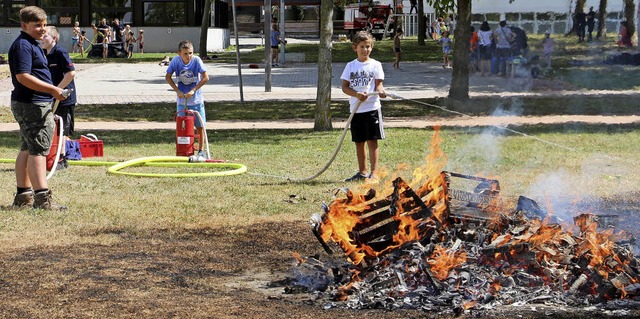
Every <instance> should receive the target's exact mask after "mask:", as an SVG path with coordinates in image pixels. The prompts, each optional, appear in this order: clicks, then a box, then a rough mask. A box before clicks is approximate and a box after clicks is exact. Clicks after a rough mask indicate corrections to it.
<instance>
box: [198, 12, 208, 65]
mask: <svg viewBox="0 0 640 319" xmlns="http://www.w3.org/2000/svg"><path fill="white" fill-rule="evenodd" d="M209 20H211V0H205V1H204V9H203V10H202V24H200V48H199V49H198V54H199V55H200V57H201V58H203V57H206V56H207V33H208V32H209Z"/></svg>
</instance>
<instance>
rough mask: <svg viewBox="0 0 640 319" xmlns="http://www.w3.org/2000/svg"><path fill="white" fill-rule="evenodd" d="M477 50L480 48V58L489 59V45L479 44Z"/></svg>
mask: <svg viewBox="0 0 640 319" xmlns="http://www.w3.org/2000/svg"><path fill="white" fill-rule="evenodd" d="M479 50H480V59H482V60H491V56H492V54H491V53H492V52H491V46H490V45H481V46H480V48H479Z"/></svg>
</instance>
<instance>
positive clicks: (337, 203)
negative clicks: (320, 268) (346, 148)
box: [297, 127, 640, 309]
mask: <svg viewBox="0 0 640 319" xmlns="http://www.w3.org/2000/svg"><path fill="white" fill-rule="evenodd" d="M441 142H442V141H441V138H440V130H439V128H438V127H436V128H435V132H434V136H433V138H432V140H431V144H430V152H429V155H428V156H427V158H426V164H425V165H423V166H421V167H419V168H417V169H415V170H414V171H413V177H412V180H411V181H410V182H405V181H404V180H402V179H401V178H396V179H395V180H393V181H392V182H389V183H387V184H385V185H383V188H384V189H385V192H384V193H382V192H380V193H378V192H376V190H374V189H369V190H368V191H367V192H360V193H358V192H352V191H350V190H348V189H345V190H343V191H344V194H345V196H344V197H339V198H335V199H334V200H333V201H332V202H331V204H330V205H327V206H325V211H324V214H323V215H322V216H321V217H318V220H317V228H314V229H315V231H317V233H316V236H317V237H318V238H319V239H321V242H322V243H323V244H324V245H325V249H328V248H326V247H327V246H326V243H327V242H329V240H331V241H333V242H335V243H337V244H338V246H340V248H341V249H342V250H343V251H344V253H345V255H346V257H347V259H348V261H350V262H351V263H352V265H351V266H350V267H351V268H350V270H349V271H348V272H349V273H350V278H349V280H348V281H345V282H343V285H342V286H341V287H340V288H339V289H338V290H337V291H338V294H337V298H338V299H344V298H347V297H348V295H350V294H351V293H353V291H354V290H357V289H373V288H374V287H377V286H384V287H400V288H398V290H397V291H396V290H393V289H391V288H388V289H391V290H390V291H391V292H389V291H387V292H385V293H383V294H380V295H386V296H388V297H389V296H392V295H393V296H397V297H402V296H405V293H406V292H407V290H408V289H416V288H417V287H419V290H420V291H421V292H422V293H424V295H420V296H421V297H420V298H417V299H419V300H420V302H424V300H426V299H428V298H426V297H425V296H436V295H438V294H439V293H440V292H441V291H448V292H449V293H450V292H452V291H456V293H457V296H460V299H459V300H458V301H457V302H458V304H457V306H459V307H460V308H461V309H470V308H479V307H480V308H481V307H482V305H483V304H485V303H490V302H492V300H495V299H498V298H500V296H501V295H502V294H504V295H505V297H504V298H503V299H502V300H504V303H513V302H514V297H513V291H514V289H515V288H516V287H517V285H521V286H522V287H523V288H522V289H523V291H528V290H531V288H532V287H538V288H539V287H543V286H544V287H547V288H545V289H549V290H545V291H547V293H550V291H559V292H562V295H563V296H567V295H568V296H571V295H573V294H575V295H576V296H578V297H579V296H581V295H582V296H584V295H589V296H598V297H597V298H599V299H605V300H606V299H611V298H630V297H637V296H640V283H639V282H640V273H639V270H638V269H640V262H639V261H638V260H637V259H636V258H635V257H634V256H633V254H632V252H631V251H629V250H627V249H625V248H624V247H620V246H619V245H617V244H616V243H615V242H614V238H616V237H615V236H614V235H613V231H612V230H608V231H604V232H602V231H599V230H598V223H597V220H596V218H597V217H594V215H590V214H582V215H580V216H578V217H576V218H575V220H574V222H575V224H576V226H577V227H576V228H575V231H574V232H573V233H572V232H571V231H565V230H563V228H562V226H561V225H559V224H557V223H554V221H553V219H552V218H551V215H549V214H546V213H545V214H546V217H545V215H544V214H542V215H541V213H540V211H538V210H537V208H539V206H538V205H537V204H536V203H535V202H533V201H532V200H528V199H526V198H525V200H523V206H520V205H521V203H520V201H521V199H519V200H518V207H521V208H517V209H516V210H515V211H509V210H508V209H507V208H506V205H505V203H504V202H503V201H502V199H501V198H500V196H499V195H498V193H499V191H500V187H499V184H498V181H497V180H495V179H489V178H484V177H477V176H468V175H463V174H457V173H450V172H445V171H443V170H444V167H445V164H446V159H447V158H446V155H445V154H444V153H443V152H442V150H441V148H440V144H441ZM451 177H459V178H460V177H461V178H467V179H469V180H471V181H474V182H477V183H478V185H477V186H476V187H475V190H474V191H473V192H466V191H462V190H458V189H455V188H452V186H451V184H452V182H451ZM366 186H367V187H369V186H374V185H372V184H366ZM378 186H380V185H378ZM387 189H388V191H386V190H387ZM389 193H390V195H386V196H383V195H381V194H389ZM454 196H456V197H454ZM452 198H455V199H456V200H461V201H463V202H467V203H468V204H467V205H464V206H463V207H458V210H460V211H461V212H458V211H454V209H453V208H452V207H453V206H452V204H451V200H452ZM461 198H464V200H462V199H461ZM527 200H528V201H530V202H533V204H531V203H529V202H527ZM527 203H529V204H527ZM526 205H531V207H533V208H527V207H528V206H526ZM468 210H472V211H473V210H475V211H481V214H479V215H473V214H470V213H469V214H470V215H469V214H467V213H466V212H467V211H468ZM574 233H575V234H574ZM416 256H419V258H416ZM297 258H300V257H299V256H298V257H297ZM394 261H395V262H397V263H398V264H396V265H394ZM388 268H390V269H393V270H389V271H388V272H389V273H391V274H389V275H388V277H385V278H384V279H381V278H377V277H376V276H378V275H379V274H381V273H384V272H385V271H384V270H385V269H388ZM474 278H475V279H474ZM610 278H611V279H610ZM381 282H383V283H384V285H383V284H381ZM356 283H357V284H356ZM394 285H395V286H394ZM367 287H368V288H367ZM534 290H535V289H534ZM505 291H506V292H505ZM540 291H543V289H542V288H540ZM567 292H568V293H569V294H567ZM354 295H358V294H357V293H354ZM413 295H416V294H413ZM418 295H419V294H418ZM453 295H456V294H453ZM407 298H408V297H407ZM577 299H578V301H577V302H578V303H580V302H583V300H584V299H579V298H577ZM594 299H595V297H594ZM441 302H442V301H441V300H437V301H434V302H433V304H441ZM423 307H424V305H423ZM434 307H435V306H434Z"/></svg>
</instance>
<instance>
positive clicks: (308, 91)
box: [0, 62, 639, 131]
mask: <svg viewBox="0 0 640 319" xmlns="http://www.w3.org/2000/svg"><path fill="white" fill-rule="evenodd" d="M344 66H345V63H334V64H333V79H332V89H331V90H332V92H331V96H332V98H333V99H334V100H346V99H347V96H346V95H345V94H344V93H342V91H341V89H340V74H341V72H342V70H343V69H344ZM383 66H384V68H385V73H386V78H385V81H384V83H385V88H386V90H387V91H388V92H393V93H396V94H399V95H400V96H402V97H404V98H408V99H419V98H434V97H446V96H447V94H448V90H449V83H450V81H451V70H445V69H443V68H442V66H441V64H439V63H418V62H407V63H402V68H403V69H402V70H395V69H393V68H392V67H391V65H390V63H385V64H383ZM207 67H208V69H209V70H208V72H209V74H210V81H209V83H208V84H207V85H205V86H204V87H203V89H202V90H203V94H204V98H205V100H206V101H213V102H215V101H240V88H239V83H240V80H239V78H240V77H239V75H238V67H237V66H236V65H235V64H217V63H216V64H213V63H208V64H207ZM77 69H78V72H77V75H76V86H77V91H78V103H79V105H80V106H81V105H83V104H129V103H160V102H172V101H174V100H175V93H174V92H173V91H172V90H171V89H170V88H169V86H168V85H167V84H166V82H165V79H164V76H165V73H166V67H164V66H160V65H158V64H157V63H137V64H129V63H108V64H79V65H77ZM241 72H242V84H243V96H244V100H245V101H263V100H281V101H283V102H287V101H298V100H315V98H316V85H317V65H315V64H310V63H289V64H287V65H286V66H285V67H281V68H273V69H272V75H271V86H272V88H271V92H265V70H264V69H263V68H262V66H261V68H259V69H251V68H249V67H248V65H243V66H242V68H241ZM469 84H470V95H471V96H483V95H484V96H486V95H492V96H502V97H504V96H524V95H545V96H548V95H550V94H558V95H563V94H582V95H594V96H597V95H599V94H603V93H612V92H599V91H567V90H564V91H562V90H560V91H549V90H547V89H548V88H545V87H541V85H540V83H539V82H536V81H531V80H530V79H525V78H519V77H516V78H514V79H505V78H501V77H480V76H477V75H472V76H471V77H470V80H469ZM11 89H12V85H11V81H10V80H9V79H3V80H0V105H5V106H7V105H9V104H10V102H9V100H10V92H11ZM615 93H616V94H629V95H635V96H636V97H637V96H638V94H639V93H638V92H636V91H629V92H615ZM583 119H584V120H586V121H592V120H594V119H596V118H595V117H583ZM612 119H615V121H619V120H620V119H619V118H618V117H602V118H598V119H597V121H605V122H606V121H610V120H612ZM531 120H534V121H542V122H545V121H548V120H549V119H547V120H544V119H542V118H541V119H539V120H536V119H535V118H529V120H526V121H531ZM568 120H569V121H573V120H576V117H575V116H572V117H571V118H564V119H563V118H562V117H559V118H558V117H556V119H555V120H553V121H568ZM505 121H507V122H505ZM514 121H515V122H518V121H522V120H521V119H520V120H518V119H516V118H502V119H496V118H486V119H482V118H480V119H463V120H456V121H451V120H447V123H445V124H446V125H472V123H482V122H484V123H491V124H497V123H503V124H509V123H515V122H514ZM624 121H632V122H636V121H638V119H637V118H636V117H629V118H626V119H625V120H624ZM438 122H441V121H432V120H426V119H415V118H413V119H387V120H386V123H388V126H389V127H394V126H405V127H406V126H411V127H425V126H431V125H434V124H436V123H438ZM455 123H458V124H455ZM536 123H537V122H536ZM616 123H617V122H616ZM171 124H172V123H153V122H147V123H118V124H117V125H116V124H114V123H113V122H111V123H96V122H91V123H83V122H78V123H77V129H80V130H84V129H95V130H98V129H102V128H104V129H133V128H137V129H143V128H148V129H151V128H170V127H171ZM335 124H336V126H337V127H340V125H341V124H340V121H339V120H338V121H337V123H335ZM441 124H442V123H441ZM476 125H482V124H476ZM208 127H212V128H220V129H226V128H229V129H231V128H285V127H295V128H308V127H313V121H312V120H308V121H281V122H245V121H226V122H216V121H213V122H211V124H210V125H208ZM8 130H17V126H16V125H15V124H0V131H8Z"/></svg>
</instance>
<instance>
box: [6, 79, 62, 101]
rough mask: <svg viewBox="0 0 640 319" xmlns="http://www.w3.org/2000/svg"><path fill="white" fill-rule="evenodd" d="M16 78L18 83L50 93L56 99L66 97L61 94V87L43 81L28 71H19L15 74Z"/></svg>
mask: <svg viewBox="0 0 640 319" xmlns="http://www.w3.org/2000/svg"><path fill="white" fill-rule="evenodd" d="M16 79H17V80H18V82H20V84H22V85H24V86H26V87H28V88H30V89H32V90H34V91H38V92H44V93H49V94H51V95H53V97H54V98H55V99H56V100H61V101H62V100H64V99H66V97H64V96H63V95H62V89H61V88H59V87H57V86H53V85H51V84H49V83H47V82H44V81H42V80H40V79H38V78H37V77H35V76H33V75H31V74H29V73H20V74H16Z"/></svg>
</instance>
